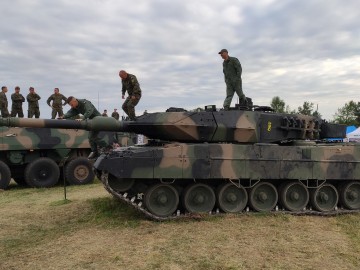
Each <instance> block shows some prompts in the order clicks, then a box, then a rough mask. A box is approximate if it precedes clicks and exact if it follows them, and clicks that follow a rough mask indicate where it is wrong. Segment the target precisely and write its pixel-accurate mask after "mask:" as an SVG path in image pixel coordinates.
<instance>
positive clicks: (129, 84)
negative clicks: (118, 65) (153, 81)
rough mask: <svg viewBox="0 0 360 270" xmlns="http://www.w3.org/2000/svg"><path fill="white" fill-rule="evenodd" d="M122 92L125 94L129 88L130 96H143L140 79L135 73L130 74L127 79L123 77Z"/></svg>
mask: <svg viewBox="0 0 360 270" xmlns="http://www.w3.org/2000/svg"><path fill="white" fill-rule="evenodd" d="M121 82H122V94H123V95H125V92H126V90H127V92H128V94H129V96H134V95H139V96H141V89H140V84H139V82H138V80H137V79H136V76H135V75H132V74H128V75H127V78H126V79H122V80H121Z"/></svg>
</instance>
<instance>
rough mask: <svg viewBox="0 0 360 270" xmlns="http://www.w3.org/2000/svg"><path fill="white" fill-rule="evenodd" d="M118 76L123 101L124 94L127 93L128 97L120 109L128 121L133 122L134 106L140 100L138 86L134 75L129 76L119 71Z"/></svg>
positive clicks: (123, 71)
mask: <svg viewBox="0 0 360 270" xmlns="http://www.w3.org/2000/svg"><path fill="white" fill-rule="evenodd" d="M119 76H120V78H121V82H122V99H125V92H126V91H127V92H128V97H127V98H126V100H125V102H124V103H123V105H122V109H123V110H124V112H125V113H126V114H127V115H128V116H129V118H130V120H132V121H135V120H136V118H135V106H136V105H137V104H138V103H139V100H140V98H141V89H140V84H139V82H138V80H137V79H136V77H135V75H132V74H129V73H127V72H126V71H125V70H120V72H119Z"/></svg>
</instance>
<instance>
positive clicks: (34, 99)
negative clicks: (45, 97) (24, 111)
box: [26, 87, 41, 118]
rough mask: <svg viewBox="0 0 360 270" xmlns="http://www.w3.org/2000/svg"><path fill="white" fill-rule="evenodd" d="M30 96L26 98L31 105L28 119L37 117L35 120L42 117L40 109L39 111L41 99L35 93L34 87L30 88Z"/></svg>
mask: <svg viewBox="0 0 360 270" xmlns="http://www.w3.org/2000/svg"><path fill="white" fill-rule="evenodd" d="M29 92H30V93H29V94H28V95H27V96H26V100H27V102H28V104H29V107H28V118H32V117H33V116H35V118H39V117H40V109H39V100H40V99H41V97H40V96H39V95H38V94H36V93H35V89H34V87H30V88H29Z"/></svg>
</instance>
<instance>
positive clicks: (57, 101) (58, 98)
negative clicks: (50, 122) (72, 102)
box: [46, 93, 66, 119]
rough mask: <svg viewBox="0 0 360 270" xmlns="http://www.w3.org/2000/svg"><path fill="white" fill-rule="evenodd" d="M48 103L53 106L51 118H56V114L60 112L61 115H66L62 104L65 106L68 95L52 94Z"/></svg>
mask: <svg viewBox="0 0 360 270" xmlns="http://www.w3.org/2000/svg"><path fill="white" fill-rule="evenodd" d="M51 101H53V102H52V104H50V102H51ZM62 101H64V104H63V103H62ZM46 103H47V104H48V105H49V106H50V107H51V108H52V111H51V119H55V117H56V114H58V115H59V116H60V117H61V116H63V115H64V113H63V109H62V106H64V105H65V104H66V97H65V96H64V95H62V94H60V93H59V94H52V95H51V96H50V97H49V98H48V100H47V101H46Z"/></svg>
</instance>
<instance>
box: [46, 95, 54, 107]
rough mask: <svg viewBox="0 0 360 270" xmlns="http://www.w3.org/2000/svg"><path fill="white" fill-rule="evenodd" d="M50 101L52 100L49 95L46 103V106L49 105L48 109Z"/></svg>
mask: <svg viewBox="0 0 360 270" xmlns="http://www.w3.org/2000/svg"><path fill="white" fill-rule="evenodd" d="M52 100H53V96H52V95H51V96H50V97H49V98H48V99H47V101H46V103H47V105H49V106H50V107H51V104H50V101H52Z"/></svg>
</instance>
